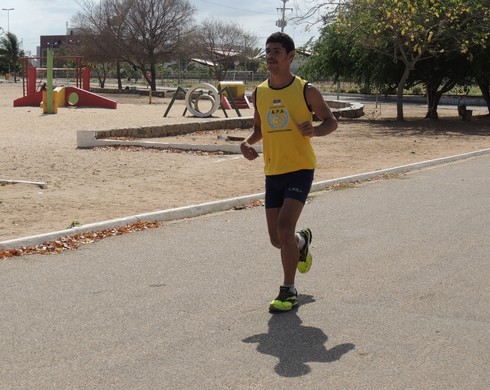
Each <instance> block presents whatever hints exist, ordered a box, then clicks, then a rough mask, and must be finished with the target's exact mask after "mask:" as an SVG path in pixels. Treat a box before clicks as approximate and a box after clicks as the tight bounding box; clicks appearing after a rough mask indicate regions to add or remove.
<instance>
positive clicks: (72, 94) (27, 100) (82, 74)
mask: <svg viewBox="0 0 490 390" xmlns="http://www.w3.org/2000/svg"><path fill="white" fill-rule="evenodd" d="M55 58H56V59H60V60H74V61H75V63H76V67H75V79H76V86H65V87H63V88H65V93H64V94H63V96H64V101H63V102H58V105H59V106H63V105H66V106H76V107H97V108H111V109H116V108H117V102H116V101H115V100H112V99H108V98H105V97H103V96H100V95H97V94H95V93H92V92H90V68H89V67H85V68H83V67H82V57H80V56H64V57H55ZM36 59H41V58H21V62H22V91H23V96H22V97H21V98H18V99H15V100H14V107H24V106H32V107H39V106H40V104H41V102H42V101H43V91H42V88H37V85H36V84H37V78H36V74H37V68H36V67H34V66H31V61H32V60H36Z"/></svg>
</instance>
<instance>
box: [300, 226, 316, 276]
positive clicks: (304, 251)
mask: <svg viewBox="0 0 490 390" xmlns="http://www.w3.org/2000/svg"><path fill="white" fill-rule="evenodd" d="M298 233H299V234H301V236H303V238H304V239H305V245H304V246H303V248H301V249H300V250H299V260H298V271H299V272H300V273H302V274H305V273H307V272H308V271H309V270H310V268H311V263H312V261H313V256H312V255H311V252H310V245H311V240H312V238H313V234H312V233H311V230H310V229H308V228H306V229H302V230H300V231H299V232H298Z"/></svg>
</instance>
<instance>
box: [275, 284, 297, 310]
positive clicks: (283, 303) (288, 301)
mask: <svg viewBox="0 0 490 390" xmlns="http://www.w3.org/2000/svg"><path fill="white" fill-rule="evenodd" d="M298 303H299V298H298V292H297V291H296V294H294V293H292V292H291V291H289V287H284V286H281V288H280V290H279V295H278V296H277V298H276V299H274V300H273V301H272V302H271V303H270V305H269V310H270V311H272V312H283V311H289V310H291V309H292V308H293V307H294V306H296V305H297V304H298Z"/></svg>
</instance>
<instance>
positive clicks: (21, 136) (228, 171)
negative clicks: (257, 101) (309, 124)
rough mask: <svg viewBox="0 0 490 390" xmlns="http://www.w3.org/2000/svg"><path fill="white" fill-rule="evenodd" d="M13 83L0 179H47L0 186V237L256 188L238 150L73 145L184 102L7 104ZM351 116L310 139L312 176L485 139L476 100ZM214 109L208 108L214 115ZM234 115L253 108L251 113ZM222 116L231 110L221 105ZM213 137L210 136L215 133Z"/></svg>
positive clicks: (471, 146)
mask: <svg viewBox="0 0 490 390" xmlns="http://www.w3.org/2000/svg"><path fill="white" fill-rule="evenodd" d="M21 96H22V85H21V83H18V84H17V85H15V84H13V83H6V82H4V83H1V84H0V181H1V180H31V181H42V182H46V183H47V184H48V187H47V188H46V189H41V188H39V187H37V186H34V185H28V184H15V185H10V184H7V185H0V241H5V240H9V239H14V238H21V237H26V236H30V235H34V234H41V233H46V232H51V231H56V230H61V229H65V228H67V227H69V226H70V225H72V224H87V223H93V222H99V221H104V220H108V219H113V218H119V217H125V216H129V215H134V214H138V213H143V212H149V211H155V210H164V209H169V208H173V207H181V206H187V205H192V204H199V203H203V202H209V201H214V200H218V199H225V198H230V197H236V196H242V195H247V194H254V193H258V192H262V191H263V181H264V179H263V173H262V160H261V159H257V160H255V161H253V162H250V161H247V160H245V159H244V158H242V157H241V156H237V155H210V154H200V153H173V152H169V151H161V150H155V149H141V148H130V149H127V148H126V149H124V148H123V149H121V148H97V149H84V150H82V149H77V148H76V131H77V130H90V129H113V128H125V127H131V126H150V125H160V124H164V123H167V122H168V123H170V122H172V123H175V122H179V121H192V120H194V118H189V117H183V116H182V112H183V106H174V107H173V108H172V110H171V111H170V113H169V116H168V117H167V118H163V113H164V112H165V110H166V108H167V105H168V102H169V99H158V98H153V102H152V104H148V98H146V97H134V96H128V95H118V96H111V97H112V98H114V99H115V100H117V101H118V109H117V110H106V109H95V108H60V109H59V112H58V114H56V115H44V114H43V113H42V111H41V109H40V108H36V107H19V108H14V107H13V104H12V102H13V100H14V99H16V98H18V97H21ZM365 112H366V115H365V116H364V117H363V118H360V119H340V121H339V129H338V130H337V131H336V132H334V133H333V134H331V135H330V136H328V137H323V138H315V139H314V140H313V144H314V147H315V150H316V152H317V157H318V162H319V165H318V169H317V172H316V181H321V180H326V179H332V178H338V177H343V176H348V175H352V174H356V173H362V172H368V171H374V170H377V169H383V168H390V167H394V166H398V165H403V164H409V163H414V162H418V161H423V160H428V159H434V158H439V157H444V156H451V155H455V154H459V153H464V152H471V151H475V150H479V149H485V148H489V147H490V120H489V119H488V117H486V116H484V115H485V114H487V110H486V108H484V107H481V108H480V109H479V111H474V112H473V120H472V121H471V122H462V121H461V120H460V119H459V118H458V117H457V109H456V107H445V108H441V109H440V110H439V114H440V116H441V119H440V120H439V121H429V120H425V119H422V118H423V116H424V114H425V109H424V107H423V106H415V105H405V117H406V119H407V120H406V121H405V122H402V123H399V122H396V121H395V120H394V118H395V114H396V112H395V106H394V105H393V104H388V103H385V104H383V103H382V104H381V105H380V106H378V108H375V107H374V105H373V104H372V103H366V107H365ZM219 114H220V113H219V112H217V114H216V115H217V116H219ZM242 114H243V115H244V116H245V115H252V112H251V111H248V112H247V111H242ZM229 115H230V116H231V117H234V116H236V114H235V113H234V112H230V113H229ZM249 132H250V129H248V130H240V131H231V132H226V131H217V132H213V133H207V134H204V135H192V134H191V135H187V136H185V137H183V136H180V137H178V140H179V142H182V141H183V140H185V139H188V140H192V139H198V138H199V137H200V138H199V140H200V139H201V138H202V137H205V138H208V139H209V140H211V142H212V141H213V140H217V139H218V135H220V136H222V137H226V136H227V135H228V134H233V135H235V136H246V135H247V134H248V133H249ZM216 142H218V141H216Z"/></svg>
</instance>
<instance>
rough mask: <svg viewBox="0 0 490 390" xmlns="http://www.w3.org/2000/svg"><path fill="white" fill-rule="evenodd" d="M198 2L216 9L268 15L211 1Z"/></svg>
mask: <svg viewBox="0 0 490 390" xmlns="http://www.w3.org/2000/svg"><path fill="white" fill-rule="evenodd" d="M199 1H202V2H203V3H207V4H212V5H215V6H217V7H222V8H228V9H233V10H236V11H242V12H249V13H251V14H261V15H270V14H269V13H267V12H259V11H251V10H248V9H243V8H236V7H230V6H229V5H223V4H217V3H213V2H212V1H207V0H199Z"/></svg>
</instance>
